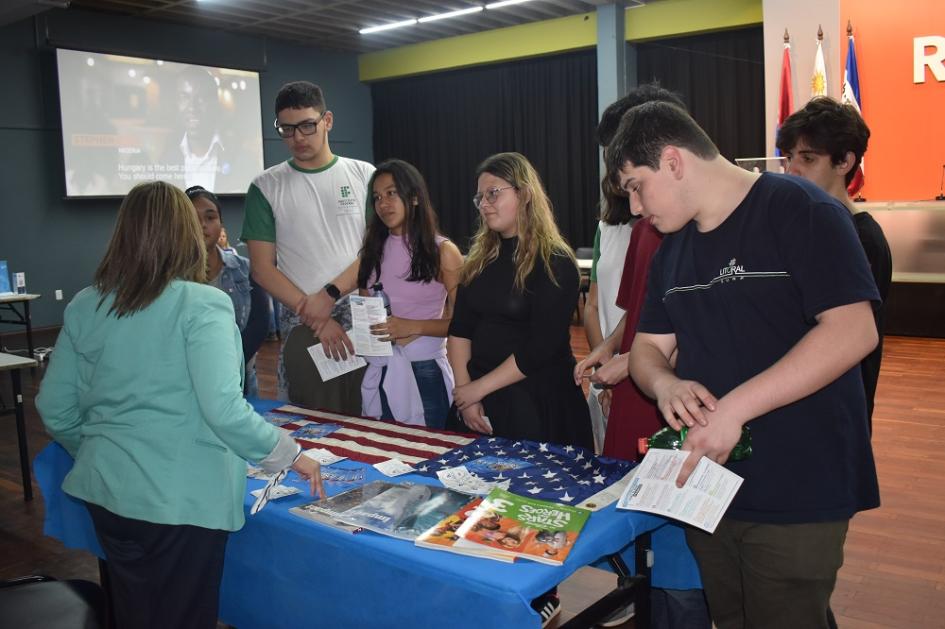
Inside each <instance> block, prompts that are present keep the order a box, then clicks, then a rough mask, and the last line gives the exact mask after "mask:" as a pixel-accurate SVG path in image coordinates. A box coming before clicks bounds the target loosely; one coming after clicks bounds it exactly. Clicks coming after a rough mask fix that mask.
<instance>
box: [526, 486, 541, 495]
mask: <svg viewBox="0 0 945 629" xmlns="http://www.w3.org/2000/svg"><path fill="white" fill-rule="evenodd" d="M528 493H530V494H540V493H541V489H539V488H538V487H532V488H531V489H529V490H528Z"/></svg>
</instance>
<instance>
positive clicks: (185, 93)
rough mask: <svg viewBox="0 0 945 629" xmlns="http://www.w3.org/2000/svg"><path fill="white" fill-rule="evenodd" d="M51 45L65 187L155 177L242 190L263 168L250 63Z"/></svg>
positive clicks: (95, 187) (107, 190) (77, 190)
mask: <svg viewBox="0 0 945 629" xmlns="http://www.w3.org/2000/svg"><path fill="white" fill-rule="evenodd" d="M57 52H58V60H59V96H60V98H59V100H60V105H61V109H62V145H63V153H64V155H65V170H66V172H65V177H66V196H69V197H80V196H107V195H123V194H125V193H127V192H128V191H129V190H130V189H131V188H132V187H133V186H134V185H135V184H138V183H141V182H143V181H154V180H155V179H161V180H164V181H169V182H171V183H173V184H175V185H177V186H179V187H181V188H187V187H189V186H194V185H201V186H203V187H204V188H206V189H208V190H212V191H213V192H216V193H218V194H220V193H224V194H225V193H244V192H246V189H247V187H248V186H249V184H250V182H251V181H252V178H253V177H254V176H256V175H257V174H259V173H260V172H261V171H262V170H263V152H262V127H261V124H262V122H261V117H260V109H259V75H258V74H257V73H256V72H248V71H244V70H232V69H228V68H213V67H206V66H196V65H188V64H183V63H173V62H170V61H161V60H157V59H143V58H137V57H121V56H117V55H106V54H98V53H89V52H80V51H75V50H63V49H60V50H58V51H57Z"/></svg>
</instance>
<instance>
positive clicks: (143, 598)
mask: <svg viewBox="0 0 945 629" xmlns="http://www.w3.org/2000/svg"><path fill="white" fill-rule="evenodd" d="M206 260H207V258H206V249H205V247H204V243H203V236H202V232H201V228H200V224H199V222H198V220H197V215H196V213H195V211H194V208H193V206H192V205H191V203H190V201H189V200H188V198H187V197H186V196H185V195H184V193H183V192H181V191H180V190H178V189H177V188H175V187H173V186H171V185H170V184H167V183H164V182H152V183H146V184H141V185H139V186H136V187H135V188H134V189H133V190H132V191H131V192H130V193H129V194H128V196H127V197H125V199H124V201H123V202H122V205H121V209H120V210H119V213H118V220H117V224H116V226H115V232H114V234H113V235H112V239H111V242H110V243H109V246H108V251H107V252H106V254H105V258H104V259H103V260H102V262H101V264H100V265H99V267H98V270H97V271H96V272H95V282H94V285H93V286H91V287H89V288H86V289H85V290H83V291H81V292H80V293H79V294H78V295H76V296H75V298H74V299H73V300H72V302H71V303H70V304H69V306H68V307H67V308H66V312H65V323H64V325H63V328H62V331H61V332H60V334H59V339H58V341H57V343H56V349H55V351H54V352H53V354H52V359H51V361H50V364H49V368H48V370H47V373H46V375H45V377H44V379H43V383H42V386H41V388H40V392H39V395H38V397H37V398H36V406H37V408H38V409H39V412H40V415H41V416H42V418H43V422H44V424H45V425H46V428H47V429H48V431H49V433H50V434H51V435H52V436H53V438H54V439H56V441H58V442H59V443H60V444H62V445H63V446H64V447H65V448H66V449H67V450H68V451H69V453H70V454H71V455H72V456H73V457H74V458H75V465H74V467H73V469H72V471H71V472H70V473H69V474H68V476H66V479H65V481H64V482H63V490H64V491H65V492H66V493H68V494H70V495H72V496H75V497H76V498H79V499H81V500H84V501H85V502H86V504H87V505H88V508H89V513H90V514H91V516H92V521H93V523H94V525H95V529H96V533H97V534H98V537H99V540H100V541H101V543H102V548H103V550H104V551H105V555H106V558H107V562H108V570H109V577H110V579H111V582H112V586H113V593H114V603H115V614H116V622H117V626H119V627H135V628H137V627H155V628H157V627H161V628H162V629H163V628H167V627H175V628H181V627H194V628H195V629H196V628H213V627H215V626H216V620H217V606H218V599H219V585H220V579H221V576H222V569H223V553H224V549H225V546H226V538H227V535H228V532H229V531H235V530H237V529H239V528H240V527H242V525H243V522H244V518H243V497H244V492H245V489H246V463H245V460H250V461H254V462H257V463H258V464H259V465H260V466H261V467H262V468H263V469H264V470H266V471H267V472H270V473H275V472H280V471H282V470H284V469H286V468H288V467H290V466H291V467H292V469H294V470H295V471H297V472H298V473H299V474H300V475H302V476H303V477H305V478H308V479H309V480H310V482H311V486H312V492H313V493H316V492H317V493H319V495H324V492H323V488H322V484H321V483H322V481H321V475H320V470H319V466H318V463H316V462H315V461H313V460H311V459H309V458H307V457H299V452H300V449H299V446H298V444H296V443H295V441H294V440H293V439H292V438H291V437H289V436H288V434H287V433H285V432H283V431H281V430H279V429H277V428H275V427H273V426H271V425H270V424H268V423H267V422H266V421H265V420H264V419H263V418H262V417H260V416H259V415H258V414H256V413H255V412H254V411H253V409H252V407H251V406H250V405H249V404H248V403H247V402H246V401H245V400H244V399H243V396H242V390H243V388H242V383H241V379H242V378H241V374H242V350H241V343H240V334H239V331H238V329H237V328H236V324H235V319H234V315H233V305H232V302H231V301H230V299H229V297H227V296H226V295H225V294H224V293H222V292H221V291H219V290H217V289H216V288H213V287H212V286H207V285H205V284H203V283H202V282H204V281H205V278H206V264H207V262H206Z"/></svg>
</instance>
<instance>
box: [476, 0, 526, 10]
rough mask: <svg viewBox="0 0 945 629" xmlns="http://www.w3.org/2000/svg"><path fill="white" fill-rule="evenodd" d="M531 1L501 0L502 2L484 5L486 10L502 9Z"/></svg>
mask: <svg viewBox="0 0 945 629" xmlns="http://www.w3.org/2000/svg"><path fill="white" fill-rule="evenodd" d="M531 1H532V0H502V2H492V3H489V4H487V5H486V8H487V9H501V8H502V7H508V6H512V5H513V4H522V3H523V2H531Z"/></svg>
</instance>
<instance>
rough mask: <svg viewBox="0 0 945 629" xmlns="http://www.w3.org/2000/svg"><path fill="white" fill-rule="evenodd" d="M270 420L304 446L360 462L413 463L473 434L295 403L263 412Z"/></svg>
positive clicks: (466, 441) (463, 442)
mask: <svg viewBox="0 0 945 629" xmlns="http://www.w3.org/2000/svg"><path fill="white" fill-rule="evenodd" d="M263 416H264V417H265V418H266V420H268V421H269V422H270V423H272V424H275V425H277V426H279V427H281V428H282V429H283V430H287V431H289V432H290V433H292V436H293V437H295V438H296V441H298V442H299V444H300V445H301V446H302V448H304V449H306V450H307V449H309V448H325V449H327V450H330V451H331V452H333V453H334V454H337V455H339V456H345V457H348V458H349V459H353V460H355V461H361V462H362V463H369V464H371V465H373V464H374V463H380V462H381V461H387V460H388V459H400V460H401V461H403V462H404V463H409V464H411V465H416V464H417V463H421V462H423V461H426V460H427V459H436V458H439V457H441V456H443V455H444V454H445V453H446V452H448V451H450V450H453V449H454V448H457V447H462V446H465V445H468V444H470V443H472V442H473V441H474V438H473V437H469V436H465V435H461V434H458V433H451V432H446V431H443V430H434V429H430V428H424V427H423V426H410V425H407V424H400V423H397V422H391V421H380V420H377V419H367V418H364V417H353V416H351V415H341V414H339V413H330V412H327V411H313V410H309V409H305V408H299V407H297V406H280V407H279V408H277V409H275V410H272V411H268V412H266V413H263Z"/></svg>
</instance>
